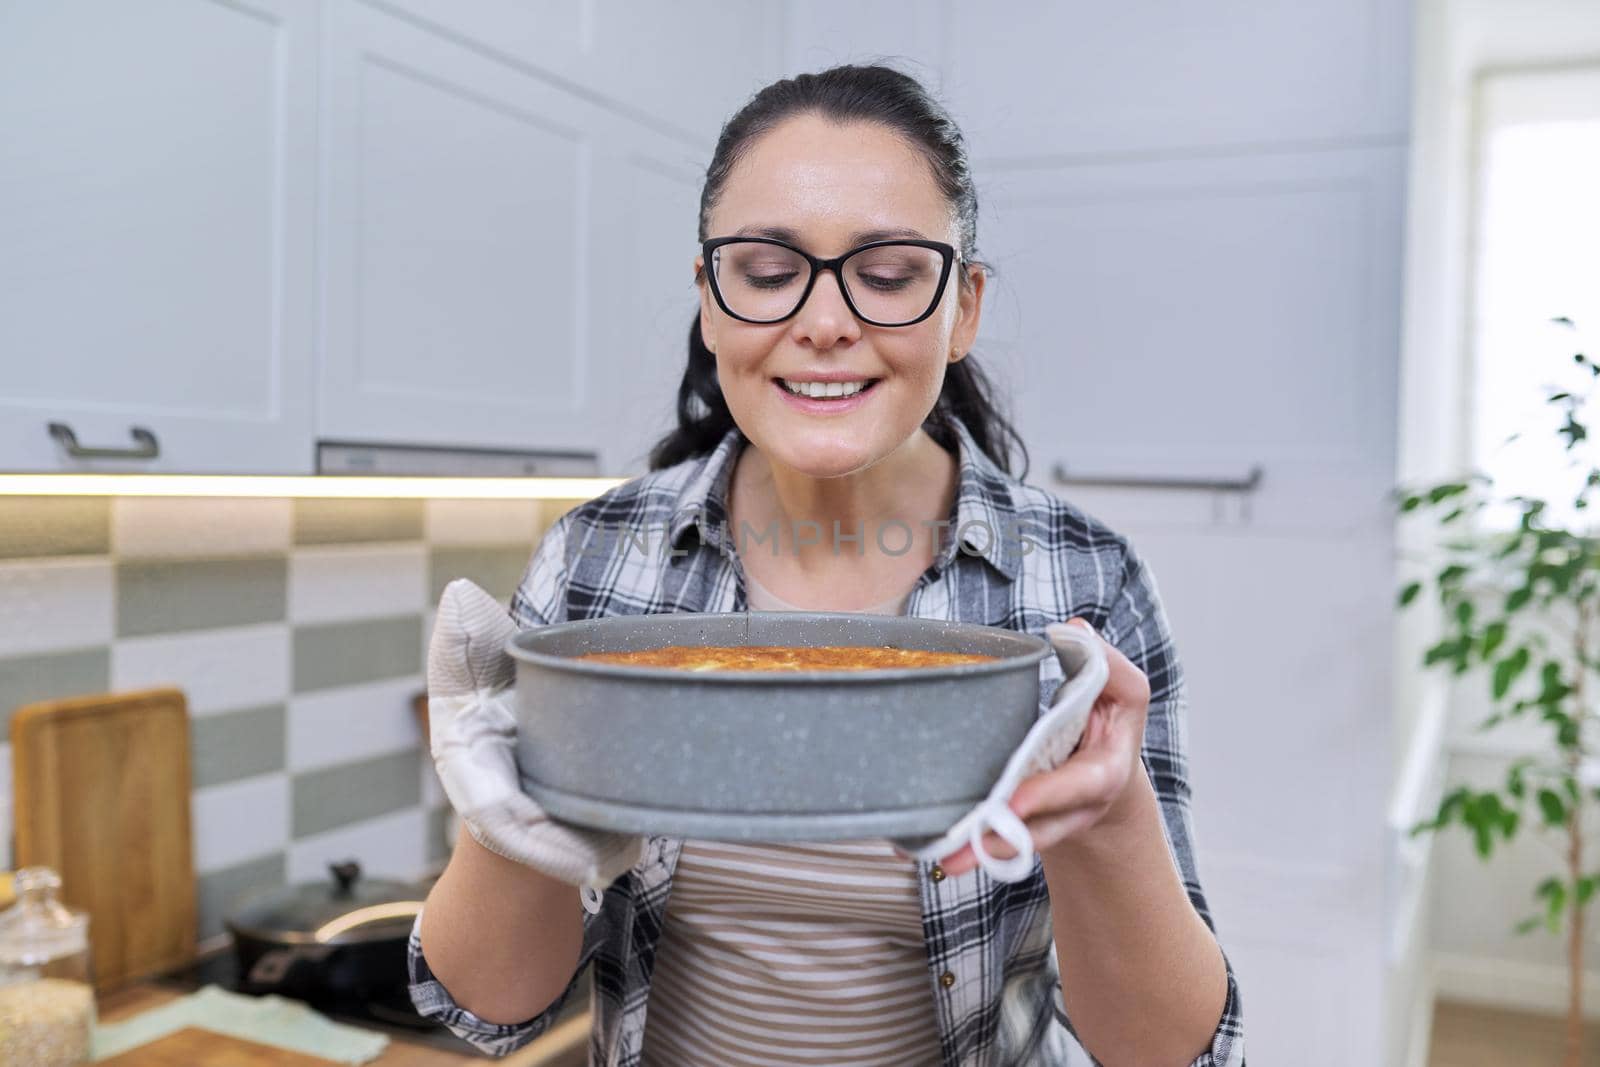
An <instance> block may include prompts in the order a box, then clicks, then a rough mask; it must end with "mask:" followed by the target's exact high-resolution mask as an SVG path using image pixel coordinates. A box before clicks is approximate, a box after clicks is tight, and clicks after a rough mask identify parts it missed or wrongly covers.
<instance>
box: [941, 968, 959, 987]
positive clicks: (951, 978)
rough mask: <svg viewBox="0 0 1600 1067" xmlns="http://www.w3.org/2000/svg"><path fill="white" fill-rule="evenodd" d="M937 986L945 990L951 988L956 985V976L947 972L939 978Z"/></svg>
mask: <svg viewBox="0 0 1600 1067" xmlns="http://www.w3.org/2000/svg"><path fill="white" fill-rule="evenodd" d="M939 984H940V985H942V986H944V987H945V988H946V989H949V988H950V987H951V986H953V985H955V984H956V976H955V975H953V974H951V973H950V972H949V971H946V972H944V973H943V974H941V975H940V976H939Z"/></svg>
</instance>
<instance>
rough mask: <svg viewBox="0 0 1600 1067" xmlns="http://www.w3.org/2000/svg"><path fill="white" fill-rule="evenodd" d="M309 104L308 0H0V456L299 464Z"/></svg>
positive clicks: (42, 460)
mask: <svg viewBox="0 0 1600 1067" xmlns="http://www.w3.org/2000/svg"><path fill="white" fill-rule="evenodd" d="M315 105H316V5H315V3H314V2H313V0H275V2H271V3H268V2H264V0H263V2H255V0H237V2H229V3H219V2H214V0H147V2H144V3H140V4H136V5H135V4H105V3H90V2H85V0H62V2H52V3H46V4H40V3H28V2H24V0H6V2H3V3H0V249H3V250H4V251H3V252H0V374H3V379H0V380H3V382H4V384H3V386H0V470H12V471H72V470H100V471H140V472H151V471H154V472H166V471H195V472H232V471H237V472H252V473H255V472H260V473H300V472H306V471H309V470H310V467H311V458H312V447H311V437H312V420H311V411H312V395H311V381H312V344H313V337H314V330H313V322H312V314H313V299H314V296H315V278H314V259H313V256H314V252H313V248H314V245H313V237H314V234H313V226H314V204H313V195H314V186H315V167H316V128H315V116H316V106H315ZM50 423H60V424H62V425H64V426H66V427H68V428H69V429H70V430H71V431H72V433H73V434H74V435H75V436H76V438H77V440H78V441H79V443H80V444H81V445H84V446H87V447H91V448H95V447H116V448H121V449H133V450H135V451H140V450H141V449H140V441H139V440H136V439H135V435H134V434H133V432H132V430H133V428H135V427H137V428H141V429H144V430H147V431H149V432H150V434H151V435H153V439H154V441H155V443H156V445H157V447H158V449H159V454H158V455H156V456H154V457H153V458H126V459H115V458H113V459H98V458H96V459H79V458H73V457H72V456H71V455H69V454H68V451H67V449H66V448H65V447H64V446H63V444H62V443H61V441H59V440H58V439H56V438H55V437H52V436H51V434H50V432H49V431H48V426H49V424H50Z"/></svg>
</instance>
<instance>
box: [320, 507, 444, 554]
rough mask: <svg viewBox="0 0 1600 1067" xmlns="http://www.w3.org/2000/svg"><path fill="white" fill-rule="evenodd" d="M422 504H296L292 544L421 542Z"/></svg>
mask: <svg viewBox="0 0 1600 1067" xmlns="http://www.w3.org/2000/svg"><path fill="white" fill-rule="evenodd" d="M422 516H423V502H422V501H421V500H296V501H295V502H294V543H295V544H297V545H338V544H347V543H350V542H357V541H420V540H422V528H423V518H422Z"/></svg>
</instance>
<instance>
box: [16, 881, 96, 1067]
mask: <svg viewBox="0 0 1600 1067" xmlns="http://www.w3.org/2000/svg"><path fill="white" fill-rule="evenodd" d="M12 888H13V890H14V891H15V893H16V898H17V902H16V903H15V904H13V905H12V906H11V907H10V908H7V909H6V910H5V911H3V912H0V1046H3V1047H4V1048H5V1050H6V1053H7V1056H8V1057H9V1056H10V1055H11V1054H12V1053H13V1051H15V1052H16V1053H17V1055H19V1056H21V1057H22V1058H21V1059H20V1060H18V1061H16V1062H23V1063H29V1064H37V1065H38V1067H69V1065H72V1064H79V1063H87V1062H88V1060H89V1057H90V1053H91V1044H92V1039H93V1033H94V1021H95V1010H94V988H93V985H92V982H91V973H92V971H91V966H90V958H89V916H88V914H87V913H85V912H82V911H78V910H77V909H74V908H69V907H67V906H66V905H65V904H63V903H62V902H61V900H60V892H61V877H60V875H58V874H56V872H55V871H53V870H51V869H50V868H48V867H24V868H23V869H22V870H20V871H18V872H17V873H16V877H15V879H14V880H13V883H12ZM7 1062H11V1060H9V1059H8V1061H7Z"/></svg>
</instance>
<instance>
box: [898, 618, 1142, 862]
mask: <svg viewBox="0 0 1600 1067" xmlns="http://www.w3.org/2000/svg"><path fill="white" fill-rule="evenodd" d="M1044 635H1045V637H1046V638H1047V639H1048V640H1049V642H1050V644H1051V646H1052V647H1054V648H1055V650H1056V658H1057V660H1059V661H1060V663H1061V671H1062V674H1063V675H1064V676H1065V678H1066V681H1064V682H1063V683H1062V684H1061V687H1060V688H1058V689H1057V690H1056V692H1055V695H1054V697H1052V699H1051V701H1050V709H1049V710H1048V711H1046V712H1045V713H1044V714H1043V715H1042V716H1040V717H1039V720H1038V721H1037V722H1035V723H1034V724H1033V727H1032V728H1031V729H1030V730H1029V731H1028V735H1027V736H1026V737H1024V738H1023V739H1022V744H1020V745H1018V746H1017V748H1016V750H1015V751H1014V752H1012V754H1011V758H1010V759H1009V760H1007V761H1006V767H1005V770H1004V771H1002V772H1001V774H1000V779H999V781H997V782H995V784H994V787H993V788H992V789H990V790H989V795H988V796H986V797H985V798H984V799H983V800H982V801H980V802H979V804H978V806H977V807H975V808H973V809H972V810H971V811H969V812H967V814H965V815H963V816H962V817H961V820H960V821H959V822H957V823H956V824H955V825H954V826H952V827H951V828H950V829H949V830H948V831H947V832H946V833H945V834H944V836H943V837H939V838H936V839H934V840H932V841H927V839H920V840H916V841H910V840H900V841H897V842H895V843H896V844H897V845H899V847H900V848H901V849H903V850H904V851H906V852H908V853H910V854H911V855H912V856H914V857H915V858H917V859H919V860H923V861H933V860H938V859H942V858H944V857H945V856H948V855H950V854H951V853H952V852H954V851H956V850H957V849H959V848H960V847H961V846H962V845H964V844H969V843H970V844H971V845H972V852H973V855H974V856H976V857H977V860H978V864H979V866H981V867H982V868H983V870H985V871H986V872H988V874H989V875H990V876H991V877H993V878H997V879H999V880H1000V881H1002V882H1020V881H1022V880H1023V879H1024V878H1026V877H1028V875H1029V874H1030V873H1031V872H1032V870H1033V854H1034V850H1033V836H1032V835H1031V834H1029V833H1028V828H1027V826H1026V825H1024V824H1023V822H1022V820H1021V819H1019V818H1018V817H1017V813H1016V812H1014V811H1012V810H1011V806H1010V804H1011V795H1012V794H1013V793H1015V792H1016V791H1017V786H1018V785H1020V784H1021V783H1022V780H1023V779H1024V778H1027V777H1028V776H1030V775H1033V774H1038V773H1040V772H1042V771H1048V770H1050V769H1052V768H1054V767H1059V766H1060V765H1061V764H1062V763H1063V762H1064V761H1065V760H1066V758H1067V757H1068V756H1070V755H1072V750H1073V749H1074V748H1075V747H1077V744H1078V738H1080V737H1082V736H1083V728H1084V727H1085V726H1086V725H1088V722H1089V712H1090V710H1091V709H1093V708H1094V702H1095V699H1096V698H1097V697H1099V695H1100V691H1101V690H1102V689H1104V688H1105V687H1106V679H1108V678H1109V677H1110V676H1111V666H1110V664H1108V663H1107V662H1106V652H1105V649H1104V648H1102V647H1101V645H1100V639H1099V638H1098V637H1097V636H1095V634H1094V633H1093V632H1092V631H1090V630H1087V629H1084V628H1083V627H1080V626H1070V625H1068V624H1067V623H1064V622H1052V623H1050V624H1048V625H1046V626H1045V628H1044ZM991 830H992V831H994V832H995V833H996V834H998V835H1000V837H1001V838H1002V839H1003V840H1004V841H1006V842H1007V843H1008V844H1009V845H1010V846H1011V847H1012V848H1014V849H1016V850H1017V854H1016V855H1015V856H1013V857H1011V858H1010V859H1000V858H997V857H995V856H992V855H990V854H989V853H988V852H987V851H986V850H985V849H984V847H983V837H984V835H985V834H986V833H988V832H989V831H991ZM925 842H926V843H925Z"/></svg>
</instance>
